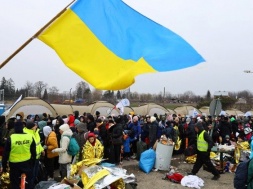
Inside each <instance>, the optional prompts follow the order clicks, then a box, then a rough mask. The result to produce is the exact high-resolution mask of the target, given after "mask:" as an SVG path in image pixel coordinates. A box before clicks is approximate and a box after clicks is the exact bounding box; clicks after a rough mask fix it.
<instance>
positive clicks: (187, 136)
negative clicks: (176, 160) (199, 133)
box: [179, 117, 196, 150]
mask: <svg viewBox="0 0 253 189" xmlns="http://www.w3.org/2000/svg"><path fill="white" fill-rule="evenodd" d="M179 131H180V133H181V136H182V143H181V148H182V149H183V150H185V149H186V148H188V146H191V145H194V144H195V143H196V135H195V130H194V124H193V123H192V121H191V118H189V117H188V118H186V122H185V123H184V124H183V125H181V126H180V127H179Z"/></svg>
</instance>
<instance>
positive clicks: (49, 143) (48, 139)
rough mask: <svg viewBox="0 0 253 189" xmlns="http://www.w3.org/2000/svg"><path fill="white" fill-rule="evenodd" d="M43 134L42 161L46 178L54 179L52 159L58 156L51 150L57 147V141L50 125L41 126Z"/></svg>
mask: <svg viewBox="0 0 253 189" xmlns="http://www.w3.org/2000/svg"><path fill="white" fill-rule="evenodd" d="M43 134H44V136H45V145H44V146H43V148H44V149H45V151H46V153H45V161H44V162H45V167H46V170H47V178H48V180H54V160H55V157H56V156H58V153H52V150H53V149H55V148H58V142H57V138H56V134H55V132H54V131H52V128H51V127H50V126H45V127H44V128H43Z"/></svg>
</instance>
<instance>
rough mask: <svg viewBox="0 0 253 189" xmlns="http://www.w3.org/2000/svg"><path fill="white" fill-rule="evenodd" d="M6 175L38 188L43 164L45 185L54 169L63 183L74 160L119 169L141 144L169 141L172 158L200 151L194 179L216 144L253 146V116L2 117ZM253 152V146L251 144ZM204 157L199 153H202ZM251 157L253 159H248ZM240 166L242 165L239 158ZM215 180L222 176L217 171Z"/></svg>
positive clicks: (150, 145) (76, 114)
mask: <svg viewBox="0 0 253 189" xmlns="http://www.w3.org/2000/svg"><path fill="white" fill-rule="evenodd" d="M0 126H1V133H0V136H1V140H0V145H1V153H2V170H1V171H2V172H7V171H8V172H9V174H10V180H11V185H12V188H13V189H15V188H19V185H20V175H21V174H22V173H25V174H26V181H27V182H26V185H27V186H26V188H28V189H29V188H34V186H35V184H36V183H37V182H38V181H39V179H38V169H39V163H40V162H41V161H42V162H43V163H44V164H45V167H46V176H47V180H53V179H54V170H56V169H59V171H60V176H61V178H64V177H66V176H67V169H68V165H69V164H70V163H73V161H82V160H84V159H92V158H101V159H102V158H103V160H104V161H106V162H108V163H112V164H115V165H119V164H122V161H124V160H125V161H129V160H131V159H136V154H137V143H138V141H142V142H144V143H145V144H146V145H147V147H148V148H153V146H154V145H155V143H156V142H157V141H158V140H160V138H161V136H165V137H166V138H167V139H168V140H171V141H172V142H174V144H175V145H174V146H175V147H174V151H173V153H175V154H176V153H184V152H185V150H186V149H188V148H189V147H190V146H194V145H195V147H196V148H197V152H198V156H199V158H198V159H197V162H196V164H195V165H194V168H193V170H192V172H191V173H189V174H196V173H197V172H198V170H199V168H200V167H201V166H202V164H207V165H209V166H211V164H210V162H209V161H210V158H207V157H209V154H210V150H211V148H212V146H213V145H214V143H219V144H227V145H230V144H231V142H234V143H235V144H238V148H239V144H240V143H242V142H245V141H246V142H248V143H250V140H251V137H252V136H251V135H252V120H251V117H241V118H237V117H235V116H230V117H227V116H222V115H221V116H218V117H216V118H212V117H211V116H208V117H205V116H201V115H199V116H196V117H191V116H189V117H182V116H180V115H176V114H172V115H159V116H158V115H157V114H156V113H155V114H154V115H135V114H134V112H130V113H129V114H127V115H118V116H113V115H110V116H107V117H106V116H102V115H100V112H98V111H96V113H95V115H92V114H89V113H83V114H81V115H80V114H79V112H78V111H75V112H73V114H69V115H63V116H57V117H55V118H53V117H51V116H50V115H47V114H46V113H42V114H38V115H28V116H26V117H25V116H24V113H23V112H19V113H17V114H16V115H15V117H11V118H9V119H8V120H5V117H4V116H0ZM70 137H74V138H75V139H76V141H77V142H78V144H79V146H80V151H79V153H78V154H77V155H76V156H75V157H73V156H71V155H70V154H69V153H68V152H67V149H68V145H69V142H70ZM251 148H253V143H252V144H251ZM200 152H201V153H200ZM252 156H253V155H252V154H251V155H250V157H252ZM203 157H204V159H205V160H206V161H203ZM235 159H237V163H238V161H239V159H240V158H239V159H238V157H237V158H235ZM200 160H202V161H200ZM212 172H213V174H214V180H217V179H218V178H219V174H218V173H217V172H216V171H215V170H214V169H213V170H212Z"/></svg>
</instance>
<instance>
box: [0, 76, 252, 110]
mask: <svg viewBox="0 0 253 189" xmlns="http://www.w3.org/2000/svg"><path fill="white" fill-rule="evenodd" d="M0 91H4V100H5V101H15V100H16V99H17V98H18V97H19V96H20V95H23V97H38V98H41V99H43V100H45V101H47V102H48V103H59V104H60V103H64V102H66V101H67V102H72V101H73V103H74V102H75V101H76V100H78V99H83V101H79V102H81V104H89V103H91V102H94V101H100V100H105V101H108V102H111V103H113V104H116V103H117V102H118V100H120V99H122V98H128V99H129V100H130V101H131V104H135V105H141V104H144V103H150V102H153V103H157V104H160V105H164V106H168V104H184V105H185V104H194V105H195V106H196V107H197V108H200V107H203V106H209V105H210V102H211V101H212V100H213V98H214V97H213V96H212V95H211V92H210V91H209V90H207V93H206V95H204V96H200V95H196V94H195V93H194V92H192V91H185V92H184V93H182V94H172V93H170V92H168V91H167V92H165V91H164V92H159V93H157V94H150V93H138V92H131V91H130V88H127V89H125V90H118V91H112V90H107V91H102V90H97V89H94V90H93V91H91V90H90V87H89V85H88V84H87V83H86V82H84V81H80V82H78V83H77V84H76V85H75V88H73V91H72V90H70V91H67V92H66V91H64V92H60V90H59V89H58V88H57V87H56V86H51V87H50V86H49V85H48V84H47V83H45V82H43V81H37V82H35V83H32V82H30V81H26V83H25V84H24V86H23V87H21V88H16V86H15V82H14V81H13V80H12V79H11V78H10V79H6V78H5V77H3V78H2V80H1V82H0ZM228 94H229V96H228V97H220V99H221V102H222V107H223V109H229V108H238V109H240V110H243V109H251V108H252V99H253V94H252V92H250V91H249V90H244V91H239V92H228ZM238 98H243V99H244V100H245V101H246V103H244V104H240V103H239V104H236V102H237V101H238ZM2 99H3V94H1V93H0V102H1V100H2Z"/></svg>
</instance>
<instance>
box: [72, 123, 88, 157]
mask: <svg viewBox="0 0 253 189" xmlns="http://www.w3.org/2000/svg"><path fill="white" fill-rule="evenodd" d="M76 130H77V133H74V134H73V137H74V138H75V139H76V141H77V143H78V144H79V146H80V148H82V147H83V146H84V144H85V143H86V141H87V139H88V134H89V132H88V129H87V123H82V122H80V123H78V124H77V126H76ZM76 158H77V160H78V161H82V150H80V152H79V155H78V156H77V157H76Z"/></svg>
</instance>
